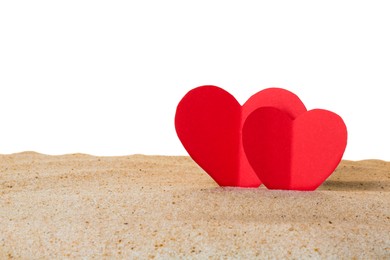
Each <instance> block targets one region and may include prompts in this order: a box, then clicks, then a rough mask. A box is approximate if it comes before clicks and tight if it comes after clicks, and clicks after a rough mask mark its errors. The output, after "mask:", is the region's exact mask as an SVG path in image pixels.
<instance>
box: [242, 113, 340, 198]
mask: <svg viewBox="0 0 390 260" xmlns="http://www.w3.org/2000/svg"><path fill="white" fill-rule="evenodd" d="M242 137H243V146H244V150H245V153H246V155H247V158H248V161H249V163H250V164H251V166H252V168H253V169H254V171H255V172H256V174H257V175H258V176H259V178H260V180H261V181H262V182H263V184H264V185H265V186H266V187H267V188H269V189H283V190H315V189H316V188H318V187H319V186H320V185H321V184H322V183H323V182H324V181H325V180H326V179H327V178H328V177H329V176H330V175H331V174H332V173H333V171H334V170H335V169H336V167H337V165H338V164H339V163H340V161H341V158H342V156H343V153H344V151H345V147H346V145H347V128H346V126H345V124H344V121H343V120H342V118H341V117H340V116H338V115H337V114H335V113H333V112H330V111H327V110H322V109H314V110H311V111H307V112H306V113H303V114H301V115H300V116H298V117H297V118H295V119H294V118H292V117H291V116H289V115H288V114H286V113H285V112H283V111H281V110H279V109H277V108H274V107H262V108H258V109H256V110H255V111H254V112H253V113H252V114H251V115H249V116H248V118H247V119H246V122H245V123H244V126H243V134H242Z"/></svg>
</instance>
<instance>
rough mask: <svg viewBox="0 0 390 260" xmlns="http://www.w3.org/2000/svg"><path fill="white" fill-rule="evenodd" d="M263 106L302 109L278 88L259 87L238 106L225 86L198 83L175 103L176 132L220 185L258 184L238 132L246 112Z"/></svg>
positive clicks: (295, 99) (293, 115) (288, 110)
mask: <svg viewBox="0 0 390 260" xmlns="http://www.w3.org/2000/svg"><path fill="white" fill-rule="evenodd" d="M267 106H272V107H276V108H278V109H280V110H281V111H284V112H285V113H287V114H288V115H289V116H290V117H291V118H296V117H297V116H299V115H300V114H302V113H304V112H306V108H305V106H304V105H303V103H302V102H301V100H300V99H299V98H298V97H297V96H296V95H295V94H293V93H291V92H289V91H287V90H284V89H280V88H269V89H265V90H262V91H260V92H258V93H256V94H254V95H253V96H252V97H250V98H249V99H248V101H247V102H246V103H245V104H244V105H243V106H241V105H240V104H239V103H238V102H237V100H236V99H235V98H234V97H233V96H232V95H231V94H229V93H228V92H226V91H225V90H223V89H221V88H219V87H216V86H201V87H198V88H195V89H193V90H191V91H189V92H188V93H187V94H186V95H185V96H184V97H183V99H182V100H181V101H180V103H179V104H178V106H177V109H176V116H175V127H176V132H177V135H178V137H179V139H180V141H181V142H182V144H183V146H184V148H185V149H186V150H187V152H188V154H189V155H190V156H191V157H192V159H193V160H194V161H195V162H196V163H197V164H198V165H199V166H200V167H202V168H203V169H204V170H205V171H206V172H207V173H208V174H209V175H210V176H211V177H212V178H213V179H214V180H215V181H216V182H217V183H218V184H219V185H220V186H235V187H258V186H259V185H260V184H261V181H260V180H259V178H258V176H257V175H256V173H255V172H254V171H253V169H252V167H251V166H250V164H249V162H248V160H247V158H246V155H245V153H244V149H243V146H242V136H241V135H242V127H243V124H244V122H245V120H246V118H247V117H248V115H249V114H250V113H251V112H253V111H254V110H256V109H257V108H260V107H267Z"/></svg>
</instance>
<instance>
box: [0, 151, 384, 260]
mask: <svg viewBox="0 0 390 260" xmlns="http://www.w3.org/2000/svg"><path fill="white" fill-rule="evenodd" d="M0 198H1V199H0V220H1V221H0V230H1V232H0V259H8V258H22V259H41V258H47V259H50V258H51V259H53V258H116V259H118V258H119V259H122V258H140V259H145V258H164V259H166V258H208V257H211V258H244V259H253V258H279V259H282V258H298V259H301V258H309V257H314V258H347V259H353V258H357V259H388V258H390V163H389V162H384V161H378V160H366V161H357V162H353V161H342V162H341V164H340V165H339V166H338V168H337V170H336V172H335V173H334V174H332V175H331V176H330V177H329V179H327V180H326V181H325V182H324V183H323V184H322V185H321V186H320V187H319V188H318V189H317V190H316V191H313V192H299V191H280V190H267V189H266V188H265V187H264V186H263V185H262V186H260V187H259V188H255V189H240V188H221V187H219V186H218V185H217V184H216V183H215V182H214V181H213V180H212V179H211V177H210V176H209V175H207V174H206V173H205V172H204V171H203V170H202V169H201V168H200V167H199V166H198V165H197V164H196V163H194V162H193V161H192V160H191V159H190V158H189V157H185V156H183V157H168V156H143V155H133V156H123V157H94V156H89V155H85V154H70V155H62V156H47V155H42V154H38V153H33V152H24V153H18V154H12V155H0Z"/></svg>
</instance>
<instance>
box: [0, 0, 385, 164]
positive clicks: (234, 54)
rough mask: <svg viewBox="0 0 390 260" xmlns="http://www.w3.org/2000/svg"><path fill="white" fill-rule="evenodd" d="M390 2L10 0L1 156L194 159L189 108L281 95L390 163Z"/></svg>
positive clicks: (1, 34)
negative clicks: (219, 91) (340, 123)
mask: <svg viewBox="0 0 390 260" xmlns="http://www.w3.org/2000/svg"><path fill="white" fill-rule="evenodd" d="M387 2H388V1H375V0H374V1H372V0H370V1H342V0H337V1H330V0H328V1H313V0H310V1H299V0H294V1H212V0H208V1H201V0H197V1H191V2H190V1H170V0H164V1H145V0H143V1H82V0H77V1H72V0H68V1H53V0H52V1H1V2H0V153H14V152H21V151H26V150H33V151H37V152H41V153H47V154H63V153H74V152H82V153H89V154H94V155H126V154H134V153H143V154H163V155H179V154H183V155H184V154H186V152H185V150H184V149H183V148H182V145H181V143H180V141H179V140H178V138H177V136H176V132H175V129H174V114H175V109H176V105H177V104H178V102H179V101H180V99H181V98H182V97H183V95H184V94H185V93H186V92H187V91H189V90H190V89H192V88H194V87H197V86H199V85H205V84H214V85H218V86H220V87H223V88H224V89H226V90H227V91H229V92H230V93H232V94H233V95H234V96H235V97H236V98H237V99H238V101H239V102H240V103H244V102H245V101H246V99H247V98H249V97H250V96H251V95H252V94H254V93H255V92H257V91H259V90H261V89H264V88H268V87H281V88H285V89H288V90H290V91H292V92H294V93H296V94H297V95H298V96H299V97H300V98H301V99H302V101H303V102H304V103H305V105H306V107H307V108H308V109H313V108H325V109H328V110H332V111H334V112H336V113H337V114H339V115H340V116H341V117H343V119H344V121H345V123H346V125H347V127H348V130H349V140H348V146H347V150H346V153H345V155H344V159H353V160H358V159H368V158H376V159H383V160H390V149H389V147H390V138H389V133H390V124H389V116H388V114H389V112H390V102H389V95H388V94H387V93H388V92H389V89H390V47H389V46H390V33H389V32H390V4H387Z"/></svg>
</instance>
